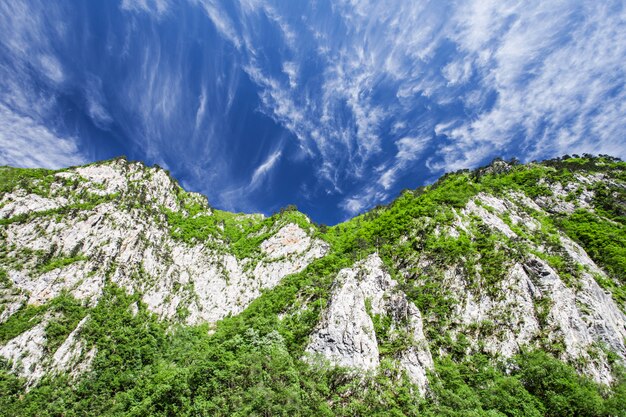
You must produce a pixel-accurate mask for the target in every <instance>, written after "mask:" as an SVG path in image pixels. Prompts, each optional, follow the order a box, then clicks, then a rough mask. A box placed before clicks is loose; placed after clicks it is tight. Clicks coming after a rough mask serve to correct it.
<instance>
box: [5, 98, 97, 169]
mask: <svg viewBox="0 0 626 417" xmlns="http://www.w3.org/2000/svg"><path fill="white" fill-rule="evenodd" d="M85 162H87V158H85V156H84V155H83V154H82V153H81V152H80V150H79V149H78V147H77V140H76V138H73V137H60V136H58V135H57V134H56V133H54V132H52V131H50V130H49V129H48V128H47V127H45V126H42V125H41V124H39V123H37V122H36V121H35V120H33V119H31V118H29V117H26V116H22V115H19V114H17V113H15V112H14V111H12V110H11V109H10V108H8V107H6V106H4V105H2V104H0V165H10V166H19V167H27V168H42V167H43V168H61V167H67V166H71V165H79V164H82V163H85Z"/></svg>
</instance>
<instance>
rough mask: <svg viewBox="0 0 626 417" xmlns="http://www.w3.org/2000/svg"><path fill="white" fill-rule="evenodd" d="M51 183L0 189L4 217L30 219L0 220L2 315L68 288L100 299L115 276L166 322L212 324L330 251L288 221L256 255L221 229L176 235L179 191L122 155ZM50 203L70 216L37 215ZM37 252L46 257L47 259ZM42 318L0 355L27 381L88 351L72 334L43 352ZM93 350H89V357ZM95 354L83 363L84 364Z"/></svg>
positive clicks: (194, 198)
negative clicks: (48, 354) (172, 219)
mask: <svg viewBox="0 0 626 417" xmlns="http://www.w3.org/2000/svg"><path fill="white" fill-rule="evenodd" d="M63 184H72V185H71V187H72V188H73V189H74V190H73V191H71V192H69V191H68V189H67V186H66V185H63ZM46 191H47V195H46V196H40V195H38V194H34V193H30V194H28V193H27V192H26V191H24V190H21V189H17V190H15V191H14V192H11V193H6V194H4V195H2V197H1V201H2V203H1V204H2V205H0V218H5V219H11V218H15V216H29V217H28V221H27V222H15V223H11V222H8V224H7V225H6V226H3V231H2V245H3V247H4V248H6V252H5V253H4V258H3V259H4V260H5V261H4V262H3V265H2V268H3V270H4V271H5V272H6V275H7V278H8V280H9V286H8V287H3V288H2V292H3V307H4V308H3V309H2V311H0V320H1V321H0V322H2V321H6V320H8V319H9V317H11V315H12V314H14V313H15V312H17V311H18V310H19V309H20V308H21V307H23V306H26V305H43V304H46V303H48V302H49V301H51V300H52V299H54V298H55V297H58V296H59V295H60V294H62V293H63V292H69V294H70V295H71V296H73V297H74V298H76V299H78V300H83V301H84V302H85V303H86V304H87V305H88V306H95V305H96V304H97V303H98V300H99V299H100V297H101V296H102V293H103V289H104V287H105V285H109V284H115V285H117V286H119V287H122V288H124V289H125V290H126V291H127V292H128V293H131V294H132V293H139V294H141V300H142V301H143V302H144V303H145V304H146V305H147V308H148V309H149V310H151V311H152V312H154V313H155V314H156V315H158V316H159V317H160V318H162V319H164V320H175V321H182V322H184V323H186V324H197V323H205V322H208V323H214V322H216V321H218V320H220V319H222V318H224V317H225V316H227V315H229V314H238V313H240V312H241V311H243V310H244V309H245V308H246V307H247V306H248V305H249V304H250V303H251V302H252V301H253V300H254V299H255V298H257V297H259V296H260V295H261V292H262V291H263V290H267V289H271V288H273V287H275V286H276V285H277V284H279V283H280V281H281V280H282V278H284V277H285V276H287V275H289V274H293V273H297V272H300V271H302V270H303V269H304V268H306V267H307V265H309V264H310V263H311V262H312V261H314V260H315V259H318V258H320V257H323V256H324V255H325V254H326V253H327V252H328V249H329V246H328V244H326V243H325V242H323V241H322V240H320V239H316V238H312V237H311V236H310V233H311V231H310V230H304V229H303V228H302V227H300V226H299V225H297V224H294V223H289V222H283V223H281V222H277V223H274V224H273V225H271V228H270V229H267V230H263V231H264V232H265V234H266V235H269V237H268V238H267V239H265V240H263V241H262V242H260V244H259V247H258V250H257V251H256V252H253V253H254V254H255V255H254V257H244V258H241V257H238V256H236V255H235V254H234V253H233V252H232V251H231V248H230V246H229V245H228V244H227V243H226V242H224V241H223V240H222V239H221V238H220V236H219V235H218V236H215V237H210V238H209V239H207V240H206V241H203V242H184V241H181V240H180V239H176V238H175V237H174V236H173V234H172V230H171V227H170V226H169V225H168V222H167V217H166V213H167V212H168V211H170V212H176V213H182V214H183V215H185V213H186V212H185V210H186V208H185V207H184V204H183V203H181V201H180V198H179V194H180V193H181V192H182V190H181V189H180V188H179V187H178V185H176V184H175V183H174V182H173V181H172V180H171V178H170V177H169V176H168V175H167V174H166V173H165V171H163V170H161V169H158V168H146V167H145V166H143V165H142V164H139V163H129V162H127V161H125V160H114V161H110V162H107V163H101V164H95V165H91V166H86V167H79V168H76V169H70V170H67V171H63V172H59V173H57V174H55V181H54V182H53V183H52V184H51V185H50V189H49V190H46ZM68 194H70V195H69V196H68ZM185 194H186V197H185V198H186V199H187V200H188V202H189V201H191V203H193V204H197V205H200V206H201V207H202V209H201V212H200V215H203V216H211V215H212V210H211V209H210V208H209V207H208V206H206V203H205V201H203V199H202V198H201V197H200V196H199V195H194V194H192V193H185ZM94 200H95V202H96V204H89V201H94ZM137 201H139V202H142V203H141V204H139V205H138V204H136V202H137ZM77 206H78V207H80V208H79V209H73V207H77ZM85 206H87V207H86V209H85ZM91 206H93V207H91ZM121 206H123V207H121ZM50 210H52V211H53V212H54V211H55V210H57V211H59V212H62V213H63V212H67V213H69V214H64V215H42V214H41V213H44V214H45V213H47V212H49V211H50ZM241 219H242V220H241V222H242V223H246V222H252V221H258V220H259V219H260V218H258V217H257V218H251V217H250V216H246V215H241ZM242 227H243V226H242ZM41 258H44V259H46V258H47V259H48V261H47V262H48V263H47V264H46V265H45V266H44V267H42V266H41V265H42V261H41ZM55 259H56V260H58V261H57V263H56V264H55V263H54V260H55ZM41 326H42V325H38V326H36V327H34V328H32V329H30V330H29V331H28V332H26V333H24V334H22V335H20V336H19V337H17V338H16V339H14V340H11V341H9V342H8V343H7V344H5V345H4V347H2V351H1V353H0V355H2V356H4V357H5V358H7V359H9V360H11V361H13V362H14V363H15V364H16V365H15V366H18V365H17V363H18V362H19V363H21V365H20V366H21V367H20V368H19V371H18V369H17V368H14V369H15V371H16V372H18V373H19V374H20V375H23V376H25V377H27V378H28V380H29V381H36V380H38V379H40V378H41V376H42V375H43V374H44V373H45V372H50V371H53V370H60V369H65V368H66V365H67V364H73V363H74V362H75V361H73V359H74V356H72V355H73V353H72V352H74V351H80V352H82V351H83V350H84V346H83V345H82V344H81V343H82V342H81V341H80V339H79V338H78V336H76V335H75V334H74V333H73V334H71V335H70V336H69V338H68V340H67V341H66V342H67V344H64V345H63V346H61V348H60V351H58V352H56V353H54V354H53V356H52V358H51V360H50V361H49V360H47V359H46V360H44V358H43V356H45V355H44V351H43V350H42V348H41V346H40V345H41V344H42V343H44V339H45V332H44V331H43V328H42V327H41ZM81 354H82V353H81ZM94 354H95V352H91V353H87V352H85V358H86V359H90V358H93V356H94ZM17 359H20V361H17ZM89 362H90V360H84V361H82V362H81V363H83V364H84V366H85V367H88V364H89ZM74 365H75V364H74ZM74 365H72V366H74Z"/></svg>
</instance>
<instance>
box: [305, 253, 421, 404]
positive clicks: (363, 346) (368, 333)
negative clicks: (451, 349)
mask: <svg viewBox="0 0 626 417" xmlns="http://www.w3.org/2000/svg"><path fill="white" fill-rule="evenodd" d="M396 285H397V284H396V282H395V281H393V280H392V279H391V277H390V276H389V274H388V273H387V272H386V271H385V267H384V265H383V263H382V260H381V259H380V257H379V256H378V255H376V254H375V255H371V256H369V257H368V258H366V259H364V260H363V261H361V262H359V263H357V264H355V265H354V266H353V267H352V268H346V269H342V270H341V271H340V272H339V274H338V276H337V280H336V282H335V289H334V290H333V291H332V294H331V298H330V301H329V304H328V307H327V308H326V310H325V311H324V313H323V317H322V319H321V321H320V322H319V323H318V326H317V327H316V329H315V330H314V331H313V333H312V334H311V338H310V341H309V344H308V346H307V348H306V352H307V353H308V354H309V355H310V356H309V358H311V357H313V358H314V357H315V356H316V355H322V356H323V357H325V358H326V359H328V360H329V361H330V362H331V363H333V364H335V365H339V366H347V367H353V368H357V369H361V370H366V371H367V370H372V369H375V368H376V367H377V366H378V365H379V363H380V358H379V356H380V353H379V350H378V341H377V339H376V333H375V330H374V323H373V321H372V318H371V317H370V314H373V315H376V314H382V315H390V316H391V318H392V320H393V323H394V326H395V327H396V328H400V327H403V325H402V323H404V322H406V323H408V325H407V326H406V328H404V329H402V330H403V331H405V332H407V333H408V335H409V337H411V340H412V346H411V347H409V348H408V349H407V350H406V351H403V352H401V353H400V355H399V357H398V358H396V359H397V361H398V362H397V363H398V364H399V365H400V367H401V368H402V369H404V370H405V371H406V372H407V375H408V376H409V378H410V379H411V380H412V382H414V383H415V384H417V385H418V387H419V389H420V391H421V392H422V393H424V392H425V390H426V387H427V378H426V371H427V370H429V369H432V367H433V361H432V356H431V354H430V351H429V349H428V344H427V341H426V339H425V337H424V334H423V329H422V318H421V315H420V312H419V311H418V309H417V308H416V307H415V305H414V304H413V303H411V302H409V301H408V300H407V298H406V296H405V295H404V294H403V293H401V292H399V291H398V290H397V289H396V288H395V287H396ZM368 309H369V311H368ZM309 360H311V359H309Z"/></svg>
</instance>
